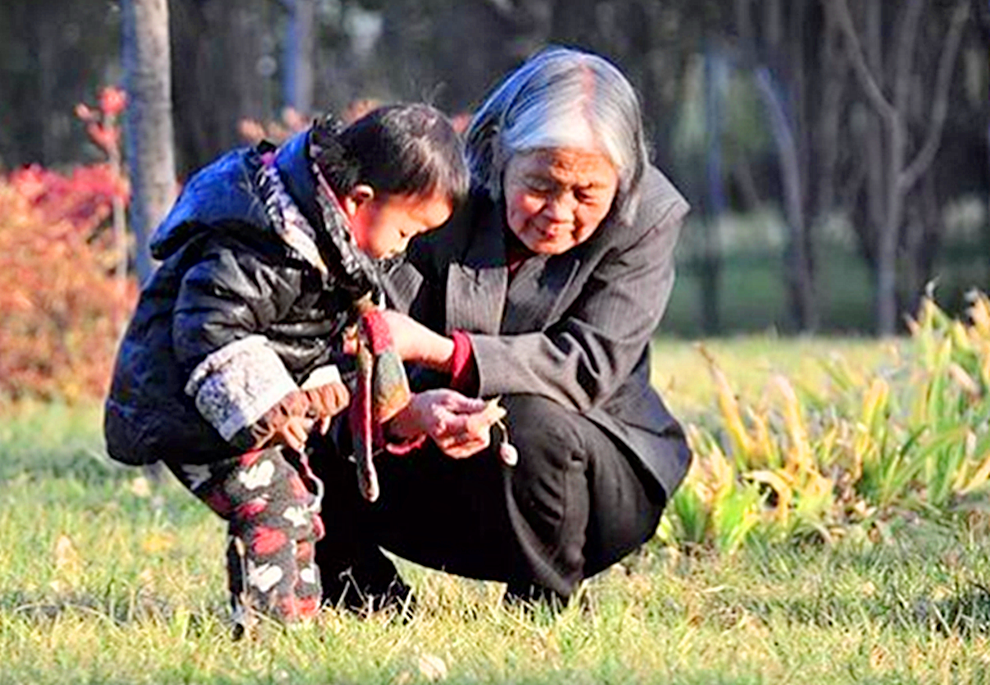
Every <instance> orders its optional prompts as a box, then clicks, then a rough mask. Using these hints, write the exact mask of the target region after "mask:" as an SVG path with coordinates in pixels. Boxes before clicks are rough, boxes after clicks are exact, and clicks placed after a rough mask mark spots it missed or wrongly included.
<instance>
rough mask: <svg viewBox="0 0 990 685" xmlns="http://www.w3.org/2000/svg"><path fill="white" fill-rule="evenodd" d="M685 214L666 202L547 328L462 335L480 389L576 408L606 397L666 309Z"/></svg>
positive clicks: (484, 392)
mask: <svg viewBox="0 0 990 685" xmlns="http://www.w3.org/2000/svg"><path fill="white" fill-rule="evenodd" d="M686 213H687V205H686V203H684V202H683V201H677V202H674V203H672V204H670V205H668V206H667V207H666V209H665V210H664V211H663V214H662V215H661V216H660V217H659V219H658V220H657V221H656V222H655V223H654V224H653V226H652V227H651V228H650V229H649V230H647V231H646V233H645V234H644V235H643V236H642V237H641V238H640V239H639V240H638V241H636V242H635V243H634V244H631V245H629V246H627V247H625V248H623V249H621V250H615V251H613V252H611V253H609V254H608V255H606V257H604V258H603V260H602V262H601V263H600V264H599V265H598V267H597V268H596V269H595V271H594V273H593V274H592V276H591V278H590V279H589V280H588V281H587V282H586V283H585V284H584V288H583V291H582V292H581V293H580V295H579V296H578V298H577V299H576V300H575V302H574V303H573V304H572V305H571V306H570V308H569V309H568V310H567V311H566V312H565V313H564V315H563V316H562V317H561V318H560V319H559V320H558V321H556V322H554V323H553V324H552V325H551V326H549V327H548V328H547V329H545V330H543V331H540V332H534V333H524V334H520V335H483V334H469V335H470V338H471V347H472V351H473V356H474V362H475V366H476V369H477V375H478V384H479V388H478V389H479V395H480V396H482V397H489V396H494V395H501V394H512V393H533V394H538V395H543V396H545V397H548V398H550V399H552V400H554V401H556V402H559V403H560V404H562V405H563V406H566V407H570V408H572V409H575V410H577V411H585V410H587V409H589V408H591V407H593V406H595V405H596V404H598V403H599V402H601V401H604V400H605V399H607V398H608V397H609V396H610V395H611V394H612V393H613V392H614V391H615V390H616V389H617V388H618V387H619V386H620V385H621V384H622V383H623V382H624V381H625V380H626V378H627V377H628V376H629V374H630V373H631V372H632V369H633V367H634V366H635V364H636V363H637V361H639V358H640V356H641V355H642V353H643V350H644V349H645V347H646V345H647V344H648V343H649V340H650V338H651V336H652V335H653V332H654V331H655V330H656V328H657V326H658V325H659V323H660V319H661V318H662V316H663V313H664V310H665V309H666V306H667V302H668V300H669V299H670V293H671V290H672V288H673V284H674V259H673V254H674V247H675V245H676V243H677V236H678V233H679V232H680V227H681V223H682V221H683V218H684V215H685V214H686Z"/></svg>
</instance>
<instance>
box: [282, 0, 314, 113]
mask: <svg viewBox="0 0 990 685" xmlns="http://www.w3.org/2000/svg"><path fill="white" fill-rule="evenodd" d="M281 1H282V4H283V5H284V6H285V8H286V10H288V17H287V19H286V32H285V39H284V45H283V49H282V54H283V58H282V60H283V62H282V74H283V75H282V88H283V94H282V102H283V104H284V105H285V106H286V107H291V108H292V109H294V110H296V111H297V112H300V113H302V114H304V115H308V114H310V113H311V112H312V111H313V84H314V78H313V71H314V64H313V62H314V60H315V59H316V53H315V36H316V31H317V28H318V27H317V26H316V0H281Z"/></svg>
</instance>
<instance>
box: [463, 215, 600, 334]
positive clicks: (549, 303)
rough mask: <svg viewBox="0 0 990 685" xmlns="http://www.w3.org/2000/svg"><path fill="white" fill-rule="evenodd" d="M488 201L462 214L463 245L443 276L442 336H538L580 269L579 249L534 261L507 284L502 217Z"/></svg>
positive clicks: (522, 268) (525, 264)
mask: <svg viewBox="0 0 990 685" xmlns="http://www.w3.org/2000/svg"><path fill="white" fill-rule="evenodd" d="M500 204H501V203H499V205H496V204H495V203H493V202H491V201H490V200H487V199H484V200H481V201H480V207H478V209H477V210H476V211H472V212H468V213H467V219H468V220H467V222H466V224H465V225H464V227H463V230H464V231H466V234H467V236H468V245H467V248H466V250H465V251H464V252H463V257H461V258H460V259H455V260H454V261H453V262H452V263H451V265H450V269H449V271H448V273H447V289H446V305H447V317H446V318H447V323H446V328H447V332H448V333H450V332H451V331H453V330H455V329H461V330H466V331H469V332H477V333H486V334H491V335H495V334H499V333H504V334H513V333H525V332H531V331H536V330H541V329H542V328H544V327H545V326H546V325H547V323H548V322H549V321H550V319H551V317H552V315H553V314H554V313H555V311H556V309H557V305H558V303H559V302H560V299H561V296H562V295H563V294H564V292H565V291H566V290H567V286H568V284H569V283H570V282H571V280H572V279H573V276H574V274H575V273H576V271H577V267H578V266H579V265H580V263H581V255H582V254H583V253H584V252H585V250H584V249H583V248H584V246H583V245H581V246H578V247H576V248H574V249H572V250H568V251H567V252H565V253H564V254H561V255H534V256H533V257H530V258H529V259H527V260H526V261H525V262H523V264H522V265H521V266H520V267H519V270H518V271H517V272H516V274H515V275H514V277H513V278H512V282H511V285H510V283H509V270H508V266H507V263H506V252H505V231H507V230H508V227H507V226H506V224H505V218H504V214H503V212H502V211H501V209H500Z"/></svg>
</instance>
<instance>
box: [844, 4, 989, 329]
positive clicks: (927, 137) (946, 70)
mask: <svg viewBox="0 0 990 685" xmlns="http://www.w3.org/2000/svg"><path fill="white" fill-rule="evenodd" d="M825 2H826V6H827V7H828V10H829V11H830V12H832V13H833V16H834V17H835V19H836V22H837V25H838V26H839V27H840V30H841V31H842V35H843V44H844V48H845V53H846V55H847V56H848V59H849V61H850V65H851V68H852V70H853V73H854V74H855V76H856V80H857V82H858V84H859V86H860V89H861V91H862V93H863V94H864V97H865V99H866V102H867V103H868V105H869V108H870V110H869V113H860V116H861V117H862V118H864V119H865V121H863V122H862V124H861V125H860V126H859V127H858V131H857V133H858V136H857V137H856V138H855V139H853V140H850V141H849V142H850V143H851V145H852V147H851V149H852V150H853V151H858V152H859V153H860V154H861V155H862V156H861V157H860V158H859V159H860V162H861V163H862V164H863V166H864V167H865V168H866V171H867V178H866V182H865V183H864V184H863V188H862V198H861V201H862V203H863V204H861V205H860V207H861V208H862V210H861V211H859V212H857V214H856V216H857V217H858V218H860V219H861V221H860V222H857V223H858V224H859V225H860V226H861V227H862V228H863V229H865V230H866V231H868V233H864V242H865V244H866V249H867V250H868V254H869V255H870V256H871V257H872V262H873V265H874V274H875V278H876V325H877V333H879V334H880V335H890V334H893V333H894V332H895V331H896V329H897V319H898V312H899V305H898V302H899V299H898V285H899V279H898V269H897V266H898V257H899V250H900V249H901V246H902V244H903V238H904V231H905V225H906V216H907V211H906V210H907V207H908V204H909V199H908V193H910V192H911V191H912V190H914V189H915V187H916V186H917V185H918V182H919V181H921V180H922V179H923V177H924V175H925V173H926V172H927V171H928V170H929V168H930V167H931V164H932V162H933V161H934V159H935V155H936V154H937V152H938V149H939V146H940V144H941V140H942V133H943V128H944V124H945V120H946V116H947V114H948V107H949V88H950V86H951V84H952V76H953V73H954V72H955V64H956V57H957V56H958V54H959V48H960V44H961V42H962V37H963V29H964V28H965V25H966V23H967V21H968V18H969V9H970V7H969V2H968V0H958V1H957V2H954V3H953V4H952V6H951V7H950V8H949V9H948V11H934V12H932V11H930V12H928V13H927V15H925V21H924V22H922V21H921V20H922V15H923V14H925V8H926V5H927V4H928V2H927V0H908V1H907V2H905V3H883V2H881V1H880V0H870V1H868V2H866V1H864V2H860V3H859V7H858V9H859V10H860V11H859V16H858V21H857V18H854V17H853V15H852V13H851V12H850V10H849V6H848V4H847V3H846V0H825ZM936 8H938V5H937V4H936ZM943 27H944V28H943ZM933 31H937V32H938V34H936V35H937V36H938V37H937V38H936V37H933V36H932V32H933ZM857 143H858V144H857ZM917 198H918V199H917V200H916V201H917V202H920V203H925V202H928V203H930V202H933V201H935V200H934V199H933V198H931V195H930V190H929V197H928V198H927V199H926V198H925V193H921V194H919V195H918V196H917ZM915 242H916V243H917V245H918V249H925V250H929V249H930V247H931V246H930V245H924V244H923V243H924V241H921V240H918V241H915Z"/></svg>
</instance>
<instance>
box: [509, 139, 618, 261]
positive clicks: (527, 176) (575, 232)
mask: <svg viewBox="0 0 990 685" xmlns="http://www.w3.org/2000/svg"><path fill="white" fill-rule="evenodd" d="M502 187H503V188H504V192H505V217H506V222H507V223H508V224H509V228H510V229H511V230H512V232H513V233H515V234H516V237H518V238H519V240H521V241H522V243H523V245H525V246H526V247H528V248H529V249H530V250H532V251H533V252H536V253H538V254H561V253H564V252H567V251H568V250H569V249H571V248H572V247H574V246H575V245H580V244H581V243H583V242H584V241H586V240H587V239H588V238H590V237H591V236H592V234H593V233H594V232H595V230H596V229H597V228H598V226H599V225H600V224H601V222H602V220H603V219H604V218H605V216H606V215H607V214H608V212H609V210H610V209H611V208H612V201H613V200H614V199H615V194H616V191H617V190H618V187H619V175H618V173H616V171H615V168H614V167H613V166H612V163H611V162H610V161H609V159H608V157H606V156H605V155H603V154H602V153H600V152H590V151H588V150H581V149H574V148H554V149H544V150H533V151H531V152H523V153H519V154H517V155H514V156H513V157H512V158H511V159H510V160H509V163H508V164H507V165H506V167H505V176H504V179H503V182H502Z"/></svg>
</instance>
